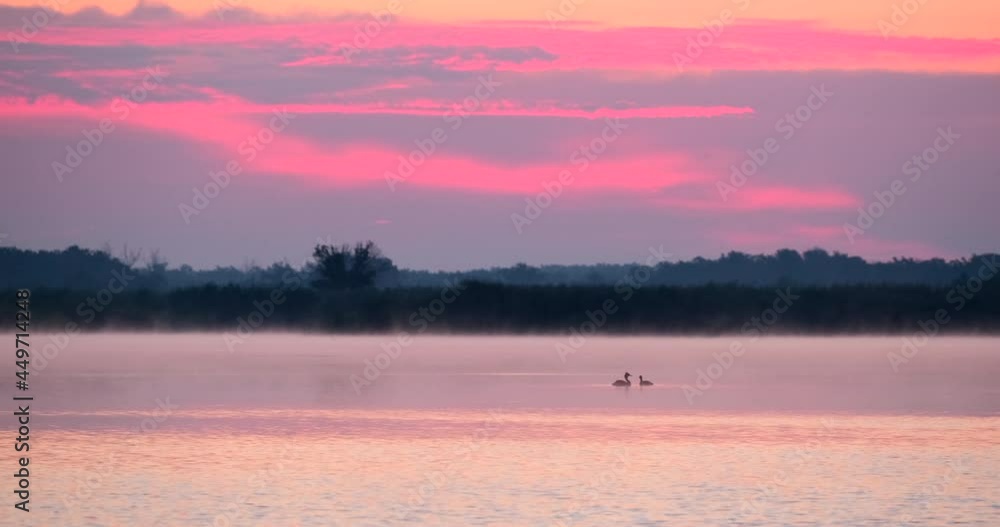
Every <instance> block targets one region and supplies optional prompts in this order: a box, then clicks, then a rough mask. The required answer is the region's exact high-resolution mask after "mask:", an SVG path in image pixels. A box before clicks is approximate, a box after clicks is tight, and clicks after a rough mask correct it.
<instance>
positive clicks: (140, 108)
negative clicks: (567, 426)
mask: <svg viewBox="0 0 1000 527" xmlns="http://www.w3.org/2000/svg"><path fill="white" fill-rule="evenodd" d="M692 4H697V5H692ZM997 22H1000V3H998V2H995V1H993V0H952V1H949V2H943V1H940V0H923V1H921V0H906V1H899V0H863V1H862V0H848V1H844V2H801V1H798V0H709V1H706V2H687V1H673V0H616V1H614V2H611V1H607V0H561V1H557V0H509V1H505V2H487V3H481V2H457V1H455V0H357V1H353V2H320V1H316V0H310V1H300V2H270V1H267V2H265V1H257V0H211V1H208V0H204V1H202V0H199V1H194V0H176V1H168V2H165V3H151V2H139V3H136V2H134V1H131V2H127V1H119V0H108V1H104V2H98V3H96V4H90V3H87V2H85V1H83V0H80V1H77V0H46V1H45V2H44V3H42V4H37V3H35V2H30V1H28V2H22V1H15V2H10V1H8V2H7V3H0V36H2V42H0V123H2V125H0V134H2V135H3V137H2V141H0V155H2V159H3V160H4V164H3V171H2V176H0V177H2V183H3V196H4V198H3V206H2V207H0V244H3V245H8V246H9V245H14V246H18V247H23V248H32V249H55V248H63V247H66V246H68V245H72V244H78V245H81V246H84V247H91V248H100V247H102V246H104V245H106V244H109V245H111V246H112V247H114V248H116V250H117V248H119V247H121V246H123V245H124V244H128V245H129V247H132V248H137V247H141V248H144V249H146V250H147V251H148V250H152V249H157V250H159V253H160V254H161V255H162V256H163V257H165V258H166V259H167V261H168V262H169V263H170V264H171V265H180V264H190V265H192V266H194V267H196V268H205V267H214V266H215V265H246V264H249V263H258V264H268V263H270V262H273V261H276V260H280V259H288V260H289V261H290V262H292V263H299V262H301V261H302V259H303V258H304V257H306V256H307V254H308V253H309V252H310V248H311V247H312V246H313V245H315V244H316V243H344V242H353V241H357V240H365V239H371V240H374V241H375V242H376V243H378V244H379V245H380V246H381V247H382V248H383V250H384V251H385V253H386V254H387V255H388V256H390V257H391V258H393V260H394V261H395V262H396V263H397V264H398V265H400V266H403V267H409V268H425V269H468V268H473V267H484V266H493V265H510V264H513V263H515V262H522V261H523V262H527V263H531V264H546V263H596V262H614V263H617V262H633V261H640V260H643V259H644V258H645V257H646V255H648V254H649V252H650V248H657V249H659V250H661V251H664V252H666V253H669V254H670V255H671V257H672V258H673V259H687V258H692V257H695V256H704V257H715V256H717V255H719V254H721V253H724V252H728V251H731V250H738V251H745V252H752V253H760V252H773V251H774V250H776V249H778V248H783V247H790V248H794V249H800V250H805V249H809V248H812V247H822V248H826V249H828V250H836V251H841V252H845V253H848V254H852V255H860V256H863V257H865V258H868V259H877V260H885V259H891V258H893V257H904V256H908V257H916V258H931V257H945V258H954V257H962V256H968V255H970V254H971V253H973V252H989V251H997V250H998V249H1000V229H997V228H996V223H997V222H996V215H995V213H994V210H995V201H996V199H997V197H998V196H1000V149H998V148H997V146H998V145H997V141H998V138H1000V97H998V94H1000V78H998V73H1000V24H998V23H997Z"/></svg>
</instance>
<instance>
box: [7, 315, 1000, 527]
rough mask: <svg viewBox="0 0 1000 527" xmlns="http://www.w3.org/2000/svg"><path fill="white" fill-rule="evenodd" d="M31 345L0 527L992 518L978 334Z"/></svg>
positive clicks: (996, 361)
mask: <svg viewBox="0 0 1000 527" xmlns="http://www.w3.org/2000/svg"><path fill="white" fill-rule="evenodd" d="M56 340H57V341H58V340H59V339H58V337H56ZM32 341H33V344H32V346H33V348H34V349H36V350H38V351H39V353H41V351H42V350H43V348H44V347H45V345H46V344H47V343H52V345H51V346H50V347H49V349H48V350H47V352H46V354H47V355H48V356H49V357H51V358H50V359H48V360H41V359H36V360H35V363H34V364H33V367H34V368H35V371H34V372H33V373H32V375H31V377H30V378H31V381H32V387H31V394H32V395H34V396H35V397H36V400H35V401H34V402H33V403H32V406H31V411H32V422H31V423H32V438H31V439H32V443H31V454H32V461H31V465H30V466H31V467H32V470H31V477H32V483H31V485H32V486H31V489H32V495H31V506H32V512H31V513H29V514H23V513H20V512H18V511H14V512H15V513H16V514H8V513H4V514H2V515H0V524H2V525H73V526H77V525H80V526H83V525H94V526H108V525H143V526H152V527H155V526H182V525H183V526H188V525H205V526H211V525H216V526H226V525H268V526H293V525H294V526H329V525H344V526H354V525H357V526H381V525H444V526H472V525H476V526H521V525H524V526H545V527H552V526H606V525H609V524H612V523H619V524H621V523H624V524H629V525H650V526H651V525H656V526H675V525H699V526H700V525H720V526H721V525H744V526H800V525H801V526H805V525H843V526H876V525H878V526H883V525H886V526H887V525H892V526H896V525H912V526H942V525H956V524H961V525H980V526H992V527H995V526H997V525H1000V490H998V489H1000V383H998V381H997V379H998V376H1000V345H998V344H1000V339H990V338H971V337H969V338H951V337H948V338H935V339H930V340H929V341H926V342H919V343H918V344H919V345H914V346H913V347H912V348H908V349H906V348H904V345H905V342H904V340H903V339H902V338H901V337H880V338H855V337H850V338H848V337H834V338H821V337H773V338H764V339H760V340H757V341H753V342H751V341H749V340H747V339H741V338H738V337H717V338H662V337H637V338H589V339H587V340H586V341H583V342H576V341H571V340H570V339H569V338H567V337H562V338H560V337H549V336H547V337H487V336H483V337H467V336H418V337H416V338H414V340H413V341H412V342H406V343H404V344H405V345H399V346H398V348H397V347H396V346H397V345H398V344H399V343H398V341H397V337H396V336H395V335H386V336H313V335H294V334H278V333H270V334H263V333H262V334H254V335H250V336H249V337H247V338H246V339H244V340H243V341H241V342H236V343H232V342H230V344H229V345H227V342H226V341H225V339H224V337H223V336H222V335H220V334H124V333H123V334H115V333H112V334H92V335H76V336H72V337H70V338H69V339H68V341H67V342H65V343H64V344H65V345H64V346H59V345H58V344H57V343H54V341H52V337H50V336H44V335H33V336H32ZM385 350H388V351H385ZM729 350H737V351H738V354H736V355H734V354H732V353H731V352H730V351H729ZM380 354H382V355H380ZM366 361H367V362H366ZM366 367H367V368H368V371H367V372H366V371H365V370H366ZM626 370H627V371H629V372H631V373H632V374H633V375H636V376H638V375H639V374H642V375H644V376H646V377H647V378H649V379H651V380H652V381H654V382H655V384H654V385H653V386H649V387H643V388H640V387H638V386H632V387H631V388H627V389H625V388H612V387H611V386H610V383H611V382H612V381H614V380H615V379H618V378H620V377H621V376H622V374H623V373H624V372H625V371H626ZM366 373H367V375H366ZM633 381H634V382H636V383H637V382H638V379H637V377H636V378H633ZM8 417H9V416H8ZM9 422H10V419H8V423H9ZM5 430H8V432H7V433H8V434H10V433H11V432H12V431H11V430H10V427H5ZM3 462H4V467H8V468H11V467H14V464H15V461H14V460H13V456H12V450H11V449H4V454H3ZM8 494H9V493H8ZM8 499H11V498H10V497H9V498H8ZM6 506H7V507H8V510H10V508H9V507H10V505H6ZM26 520H28V521H27V523H25V521H26ZM15 521H16V522H17V523H15Z"/></svg>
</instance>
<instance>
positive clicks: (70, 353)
mask: <svg viewBox="0 0 1000 527" xmlns="http://www.w3.org/2000/svg"><path fill="white" fill-rule="evenodd" d="M35 338H36V342H39V343H41V344H38V346H43V345H44V343H45V342H47V341H48V338H47V337H35ZM404 342H405V341H404ZM906 342H907V341H906V340H904V338H903V337H899V336H891V337H813V336H811V337H773V338H767V337H765V338H761V339H759V340H756V341H753V340H752V339H750V338H745V337H740V336H732V337H716V338H664V337H634V338H617V337H614V338H606V337H592V338H588V339H585V340H583V341H582V345H580V341H576V340H573V339H571V338H570V337H569V336H566V337H555V336H544V337H506V336H494V337H485V336H475V337H472V336H417V337H413V338H412V340H411V341H409V343H408V345H400V344H399V340H398V336H397V335H384V336H321V335H297V334H280V333H259V334H253V335H250V336H249V337H248V338H246V339H244V340H243V341H242V342H238V343H234V344H233V345H232V346H229V345H227V343H226V341H225V338H224V336H223V335H222V334H211V333H193V334H143V333H124V334H115V333H110V334H88V335H77V336H74V337H72V338H71V339H70V340H69V343H68V345H67V346H66V348H65V349H63V350H61V351H60V352H59V354H58V356H57V357H55V358H54V359H52V360H50V361H47V362H48V363H47V364H44V368H40V365H42V364H43V362H40V361H39V362H36V363H35V365H34V366H35V368H36V370H37V369H39V368H40V369H41V371H38V372H37V373H36V375H35V376H34V378H33V380H34V384H33V390H35V391H36V393H38V394H39V398H41V399H42V400H44V401H45V404H44V407H45V408H46V409H48V410H99V409H128V408H134V407H138V408H144V407H145V405H146V404H148V402H150V401H153V400H154V399H156V398H158V397H159V398H163V397H166V396H169V397H170V398H171V400H172V401H174V402H176V403H177V404H182V405H184V407H186V408H201V407H215V406H225V407H227V408H281V407H288V408H316V409H337V408H373V407H381V408H491V407H505V408H578V409H605V408H613V409H620V410H627V409H645V410H657V409H660V410H669V411H694V412H699V411H724V412H728V411H735V412H807V413H808V412H813V413H816V412H818V413H822V412H853V413H861V414H865V413H914V414H961V415H995V414H997V413H998V412H1000V382H998V379H1000V349H998V347H997V340H996V339H991V338H975V337H942V338H932V339H929V340H928V341H927V342H926V343H925V344H924V345H923V346H916V347H914V348H912V349H915V350H916V352H915V353H914V352H913V351H911V349H910V348H907V347H906V345H905V343H906ZM574 344H576V346H574ZM230 347H231V348H232V351H230ZM733 351H736V354H734V353H733ZM741 352H742V353H741ZM393 356H394V357H393ZM626 371H628V372H630V373H631V374H632V375H633V376H634V377H633V378H632V381H633V384H634V385H633V386H632V387H631V388H628V389H624V388H622V389H612V388H611V387H610V383H611V382H612V381H614V380H616V379H619V378H621V377H622V375H623V373H624V372H626ZM639 375H643V376H645V378H646V379H647V380H652V381H653V382H654V383H655V384H654V386H650V387H644V388H642V389H640V388H639V387H638V386H637V385H638V381H639V379H638V376H639ZM352 379H353V380H352ZM685 386H688V388H687V389H685V388H684V387H685Z"/></svg>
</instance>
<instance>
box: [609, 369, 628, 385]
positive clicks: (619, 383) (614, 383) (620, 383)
mask: <svg viewBox="0 0 1000 527" xmlns="http://www.w3.org/2000/svg"><path fill="white" fill-rule="evenodd" d="M631 376H632V374H631V373H629V372H625V380H624V381H623V380H621V379H618V380H617V381H615V382H613V383H611V386H632V381H630V380H628V378H629V377H631Z"/></svg>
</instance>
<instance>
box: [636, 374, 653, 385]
mask: <svg viewBox="0 0 1000 527" xmlns="http://www.w3.org/2000/svg"><path fill="white" fill-rule="evenodd" d="M652 385H653V381H644V380H642V375H640V376H639V386H652Z"/></svg>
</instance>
